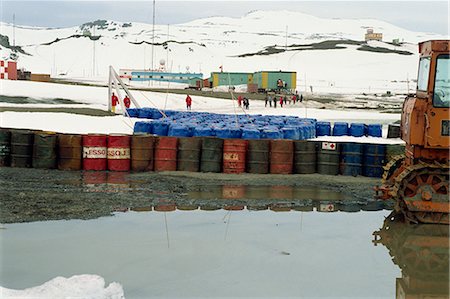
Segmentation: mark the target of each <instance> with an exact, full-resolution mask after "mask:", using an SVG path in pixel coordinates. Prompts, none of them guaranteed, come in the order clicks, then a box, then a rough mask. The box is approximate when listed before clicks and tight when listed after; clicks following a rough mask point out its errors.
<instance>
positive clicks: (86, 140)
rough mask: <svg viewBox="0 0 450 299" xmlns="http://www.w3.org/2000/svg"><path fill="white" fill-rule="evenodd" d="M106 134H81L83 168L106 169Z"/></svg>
mask: <svg viewBox="0 0 450 299" xmlns="http://www.w3.org/2000/svg"><path fill="white" fill-rule="evenodd" d="M106 139H107V136H106V135H93V134H92V135H91V134H88V135H84V136H83V169H84V170H106V166H107V149H106Z"/></svg>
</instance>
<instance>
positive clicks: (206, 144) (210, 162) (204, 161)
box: [200, 137, 223, 172]
mask: <svg viewBox="0 0 450 299" xmlns="http://www.w3.org/2000/svg"><path fill="white" fill-rule="evenodd" d="M222 156H223V139H221V138H215V137H203V138H202V151H201V161H200V171H201V172H221V171H222V158H223V157H222Z"/></svg>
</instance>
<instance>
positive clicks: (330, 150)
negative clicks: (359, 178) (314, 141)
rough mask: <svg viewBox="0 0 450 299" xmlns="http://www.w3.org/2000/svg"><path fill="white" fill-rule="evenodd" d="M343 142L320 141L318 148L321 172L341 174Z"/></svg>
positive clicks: (318, 166)
mask: <svg viewBox="0 0 450 299" xmlns="http://www.w3.org/2000/svg"><path fill="white" fill-rule="evenodd" d="M340 153H341V144H339V143H336V142H320V143H319V144H318V148H317V172H318V173H320V174H329V175H337V174H339V156H340Z"/></svg>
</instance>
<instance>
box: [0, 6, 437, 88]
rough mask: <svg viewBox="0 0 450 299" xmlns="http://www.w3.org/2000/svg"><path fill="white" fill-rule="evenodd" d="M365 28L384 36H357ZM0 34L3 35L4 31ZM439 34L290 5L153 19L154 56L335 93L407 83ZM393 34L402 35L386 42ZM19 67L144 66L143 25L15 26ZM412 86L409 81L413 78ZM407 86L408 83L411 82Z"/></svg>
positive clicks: (146, 32) (177, 64)
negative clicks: (290, 77) (421, 47)
mask: <svg viewBox="0 0 450 299" xmlns="http://www.w3.org/2000/svg"><path fill="white" fill-rule="evenodd" d="M367 28H373V30H374V32H381V33H383V40H384V41H386V42H377V41H371V42H369V43H367V44H366V43H365V42H364V34H365V33H366V30H367ZM0 34H1V35H2V36H0V37H1V39H0V42H1V43H0V47H1V56H2V57H7V56H9V54H10V52H11V49H12V45H11V43H12V35H13V27H12V25H11V24H5V23H1V24H0ZM6 37H7V38H6ZM440 38H445V37H443V36H439V35H437V34H431V33H418V32H411V31H407V30H404V29H402V28H399V27H396V26H393V25H391V24H388V23H386V22H382V21H378V20H369V19H366V20H364V19H352V20H346V19H322V18H317V17H314V16H311V15H306V14H303V13H299V12H291V11H254V12H250V13H248V14H247V15H245V16H243V17H241V18H228V17H211V18H205V19H199V20H195V21H192V22H189V23H185V24H179V25H171V26H170V27H169V26H167V25H157V26H155V39H154V53H155V54H154V58H153V65H154V67H155V68H156V67H158V65H159V61H160V60H161V59H164V60H166V61H167V62H166V65H167V67H168V68H169V70H171V71H174V72H175V71H181V72H184V71H186V70H189V71H191V72H202V73H204V76H205V77H209V72H211V71H219V66H221V65H222V66H223V69H224V71H231V72H255V71H260V70H289V71H297V80H298V82H297V86H298V89H299V90H308V91H310V90H311V87H310V86H312V87H313V90H314V92H332V93H333V92H335V93H362V92H368V93H370V92H385V91H387V90H389V91H392V92H401V93H404V92H407V83H406V81H405V80H407V79H413V78H415V77H416V72H417V60H418V59H417V58H418V55H417V43H418V42H419V41H423V40H429V39H440ZM393 39H399V40H400V41H403V42H402V43H401V45H394V44H392V43H391V42H392V40H393ZM15 40H16V50H18V51H19V60H18V66H19V68H21V67H23V68H26V69H27V70H30V71H32V72H35V73H51V74H52V76H54V77H57V76H60V77H66V78H75V77H77V78H79V77H83V78H86V80H88V79H89V80H92V78H93V77H105V76H106V74H107V71H108V66H109V65H112V66H114V67H115V68H117V69H119V68H150V67H151V63H152V57H151V52H152V46H151V44H152V25H151V24H143V23H121V22H115V21H102V20H98V21H95V22H91V23H86V24H83V25H80V26H78V27H72V28H36V27H25V26H16V32H15ZM412 85H414V84H412ZM410 88H414V86H410Z"/></svg>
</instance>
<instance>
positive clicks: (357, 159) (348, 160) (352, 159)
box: [340, 143, 363, 176]
mask: <svg viewBox="0 0 450 299" xmlns="http://www.w3.org/2000/svg"><path fill="white" fill-rule="evenodd" d="M362 155H363V145H362V144H361V143H343V144H342V161H341V167H340V168H341V174H342V175H352V176H357V175H361V174H362Z"/></svg>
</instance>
